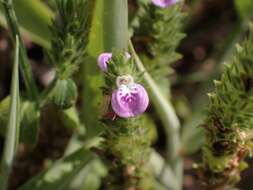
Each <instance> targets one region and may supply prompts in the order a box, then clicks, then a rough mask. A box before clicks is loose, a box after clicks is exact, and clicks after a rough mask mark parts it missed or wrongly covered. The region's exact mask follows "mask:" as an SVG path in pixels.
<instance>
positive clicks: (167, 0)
mask: <svg viewBox="0 0 253 190" xmlns="http://www.w3.org/2000/svg"><path fill="white" fill-rule="evenodd" d="M177 2H178V0H152V3H153V4H154V5H156V6H158V7H161V8H166V7H168V6H171V5H173V4H175V3H177Z"/></svg>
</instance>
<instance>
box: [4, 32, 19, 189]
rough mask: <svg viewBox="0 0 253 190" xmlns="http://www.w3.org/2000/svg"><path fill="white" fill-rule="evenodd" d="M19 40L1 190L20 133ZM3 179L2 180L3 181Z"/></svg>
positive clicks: (16, 50)
mask: <svg viewBox="0 0 253 190" xmlns="http://www.w3.org/2000/svg"><path fill="white" fill-rule="evenodd" d="M18 65H19V40H18V37H16V49H15V62H14V67H13V73H12V82H11V102H10V115H9V121H8V126H7V127H8V128H7V130H6V139H5V145H4V153H3V159H2V165H1V171H2V173H1V176H0V182H1V183H0V190H5V189H7V185H8V179H9V174H10V171H11V167H12V161H13V159H14V156H15V152H16V146H17V143H18V133H19V73H18ZM1 180H2V181H1Z"/></svg>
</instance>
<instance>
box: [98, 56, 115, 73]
mask: <svg viewBox="0 0 253 190" xmlns="http://www.w3.org/2000/svg"><path fill="white" fill-rule="evenodd" d="M111 58H112V53H101V54H100V55H99V57H98V66H99V68H100V69H101V71H103V72H105V71H107V64H108V61H110V59H111Z"/></svg>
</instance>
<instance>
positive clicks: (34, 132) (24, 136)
mask: <svg viewBox="0 0 253 190" xmlns="http://www.w3.org/2000/svg"><path fill="white" fill-rule="evenodd" d="M20 113H21V114H20V121H21V123H20V141H21V142H23V143H25V144H30V145H35V144H36V143H37V140H38V135H39V126H40V111H39V110H38V106H37V104H36V103H34V102H30V101H22V102H21V112H20Z"/></svg>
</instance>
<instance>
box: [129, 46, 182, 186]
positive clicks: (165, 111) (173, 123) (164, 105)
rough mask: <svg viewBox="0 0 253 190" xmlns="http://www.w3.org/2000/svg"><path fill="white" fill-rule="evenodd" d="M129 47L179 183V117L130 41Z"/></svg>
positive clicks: (180, 177) (180, 170) (180, 178)
mask: <svg viewBox="0 0 253 190" xmlns="http://www.w3.org/2000/svg"><path fill="white" fill-rule="evenodd" d="M129 47H130V51H131V53H132V54H133V58H134V60H135V63H136V65H137V67H138V69H139V70H140V71H141V72H143V73H144V74H143V77H144V80H145V82H146V84H147V85H148V87H149V95H150V97H151V100H152V101H153V103H154V105H155V108H156V110H157V112H158V114H159V116H160V117H161V120H162V122H163V125H164V128H165V131H166V134H167V147H168V151H167V158H168V161H169V164H170V165H171V167H172V169H173V170H174V171H175V173H176V176H177V178H178V181H179V183H181V180H182V170H183V168H182V167H183V166H182V158H181V157H180V155H179V151H180V148H181V145H180V134H179V133H180V123H179V119H178V118H177V115H176V113H175V110H174V108H173V106H172V105H171V103H170V102H169V101H168V100H167V99H166V98H165V97H164V96H163V94H162V93H161V91H160V88H159V87H158V85H157V84H156V83H155V81H154V80H153V78H152V77H151V76H150V75H149V73H148V72H147V71H146V69H145V67H144V65H143V64H142V62H141V60H140V58H139V57H138V55H137V54H136V52H135V50H134V47H133V45H132V43H131V42H130V45H129Z"/></svg>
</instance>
